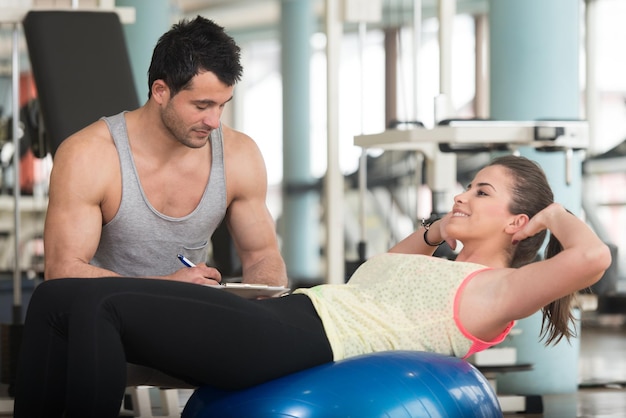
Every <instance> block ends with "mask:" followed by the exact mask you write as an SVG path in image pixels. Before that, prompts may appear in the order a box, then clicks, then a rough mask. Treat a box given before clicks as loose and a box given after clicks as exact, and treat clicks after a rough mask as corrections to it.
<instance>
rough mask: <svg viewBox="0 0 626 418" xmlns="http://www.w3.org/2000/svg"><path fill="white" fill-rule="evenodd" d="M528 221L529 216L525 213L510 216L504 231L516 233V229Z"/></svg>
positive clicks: (522, 226) (521, 227)
mask: <svg viewBox="0 0 626 418" xmlns="http://www.w3.org/2000/svg"><path fill="white" fill-rule="evenodd" d="M529 221H530V218H529V217H528V215H526V214H525V213H520V214H519V215H513V217H512V218H511V221H510V222H509V224H508V225H507V226H506V228H505V231H506V232H507V233H509V234H511V235H512V234H514V233H516V232H517V231H519V230H521V229H523V228H524V227H525V226H526V225H527V224H528V222H529Z"/></svg>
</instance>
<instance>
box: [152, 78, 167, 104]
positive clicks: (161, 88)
mask: <svg viewBox="0 0 626 418" xmlns="http://www.w3.org/2000/svg"><path fill="white" fill-rule="evenodd" d="M169 93H170V89H169V87H168V86H167V84H165V82H164V81H163V80H155V81H154V83H152V96H153V97H154V100H156V102H157V103H159V104H163V103H165V101H167V100H168V98H169Z"/></svg>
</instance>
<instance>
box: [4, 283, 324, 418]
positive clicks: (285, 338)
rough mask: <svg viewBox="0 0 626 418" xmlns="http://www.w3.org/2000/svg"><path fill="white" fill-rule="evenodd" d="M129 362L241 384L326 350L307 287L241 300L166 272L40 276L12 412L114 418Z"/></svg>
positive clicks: (307, 363)
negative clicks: (302, 291)
mask: <svg viewBox="0 0 626 418" xmlns="http://www.w3.org/2000/svg"><path fill="white" fill-rule="evenodd" d="M127 361H128V362H131V363H136V364H140V365H144V366H148V367H152V368H155V369H159V370H161V371H163V372H165V373H168V374H170V375H173V376H177V377H179V378H181V379H183V380H185V381H187V382H189V383H191V384H194V385H211V386H214V387H216V388H222V389H240V388H244V387H248V386H251V385H256V384H259V383H262V382H264V381H267V380H270V379H274V378H277V377H280V376H284V375H287V374H290V373H293V372H295V371H298V370H303V369H306V368H309V367H313V366H316V365H319V364H323V363H327V362H330V361H332V351H331V348H330V345H329V343H328V339H327V338H326V334H325V332H324V328H323V326H322V323H321V320H320V318H319V317H318V315H317V313H316V312H315V309H314V308H313V306H312V304H311V301H310V300H309V298H308V297H306V296H304V295H290V296H285V297H281V298H273V299H264V300H247V299H244V298H241V297H239V296H236V295H232V294H229V293H227V292H225V291H222V290H218V289H212V288H210V287H205V286H200V285H194V284H188V283H180V282H173V281H168V280H153V279H134V278H98V279H57V280H51V281H46V282H44V283H42V284H41V285H40V286H38V287H37V289H36V290H35V292H34V294H33V296H32V298H31V301H30V304H29V308H28V314H27V318H26V324H25V329H24V337H23V340H22V348H21V352H20V357H19V363H18V375H17V382H16V387H15V393H16V397H15V412H14V417H15V418H36V417H61V416H65V417H68V418H72V417H81V418H87V417H117V416H118V413H119V409H120V405H121V400H122V397H123V394H124V390H125V386H126V384H125V383H126V382H125V378H126V362H127ZM63 413H65V415H63Z"/></svg>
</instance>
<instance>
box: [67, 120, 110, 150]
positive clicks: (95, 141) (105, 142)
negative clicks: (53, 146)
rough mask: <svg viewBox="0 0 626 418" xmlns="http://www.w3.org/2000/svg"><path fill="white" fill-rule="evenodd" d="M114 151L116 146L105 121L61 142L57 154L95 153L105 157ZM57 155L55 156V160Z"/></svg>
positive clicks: (96, 123) (89, 126)
mask: <svg viewBox="0 0 626 418" xmlns="http://www.w3.org/2000/svg"><path fill="white" fill-rule="evenodd" d="M114 150H115V144H114V143H113V138H112V137H111V133H110V132H109V129H108V127H107V125H106V123H105V122H104V121H103V120H98V121H96V122H93V123H92V124H90V125H88V126H86V127H84V128H83V129H81V130H80V131H78V132H76V133H74V134H72V135H70V136H69V137H68V138H67V139H65V140H64V141H63V142H61V145H60V146H59V149H58V151H57V153H56V154H57V155H59V156H63V155H74V154H76V153H89V154H92V153H93V154H94V155H100V156H101V157H105V156H106V154H107V153H108V152H110V151H114ZM57 155H55V159H56V158H57Z"/></svg>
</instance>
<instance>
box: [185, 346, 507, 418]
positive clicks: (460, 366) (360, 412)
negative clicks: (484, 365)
mask: <svg viewBox="0 0 626 418" xmlns="http://www.w3.org/2000/svg"><path fill="white" fill-rule="evenodd" d="M231 417H232V418H242V417H243V418H264V417H293V418H331V417H341V418H346V417H354V418H367V417H389V418H415V417H420V418H422V417H450V418H460V417H463V418H467V417H480V418H491V417H502V411H501V409H500V404H499V402H498V399H497V397H496V395H495V393H494V391H493V389H492V388H491V386H490V385H489V382H488V381H487V379H486V378H485V377H484V376H483V375H482V374H481V373H480V372H479V371H478V370H477V369H476V368H475V367H474V366H472V365H471V364H470V363H468V362H466V361H464V360H461V359H458V358H455V357H449V356H443V355H440V354H434V353H424V352H415V351H387V352H380V353H373V354H366V355H362V356H358V357H352V358H349V359H345V360H341V361H337V362H334V363H328V364H323V365H321V366H317V367H314V368H311V369H308V370H303V371H301V372H297V373H294V374H291V375H288V376H284V377H281V378H278V379H275V380H271V381H269V382H266V383H263V384H260V385H257V386H253V387H250V388H247V389H243V390H238V391H223V390H216V389H214V388H211V387H201V388H198V389H197V390H196V391H195V392H194V393H193V395H192V396H191V397H190V398H189V401H188V402H187V404H186V405H185V408H184V410H183V412H182V415H181V418H231Z"/></svg>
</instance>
